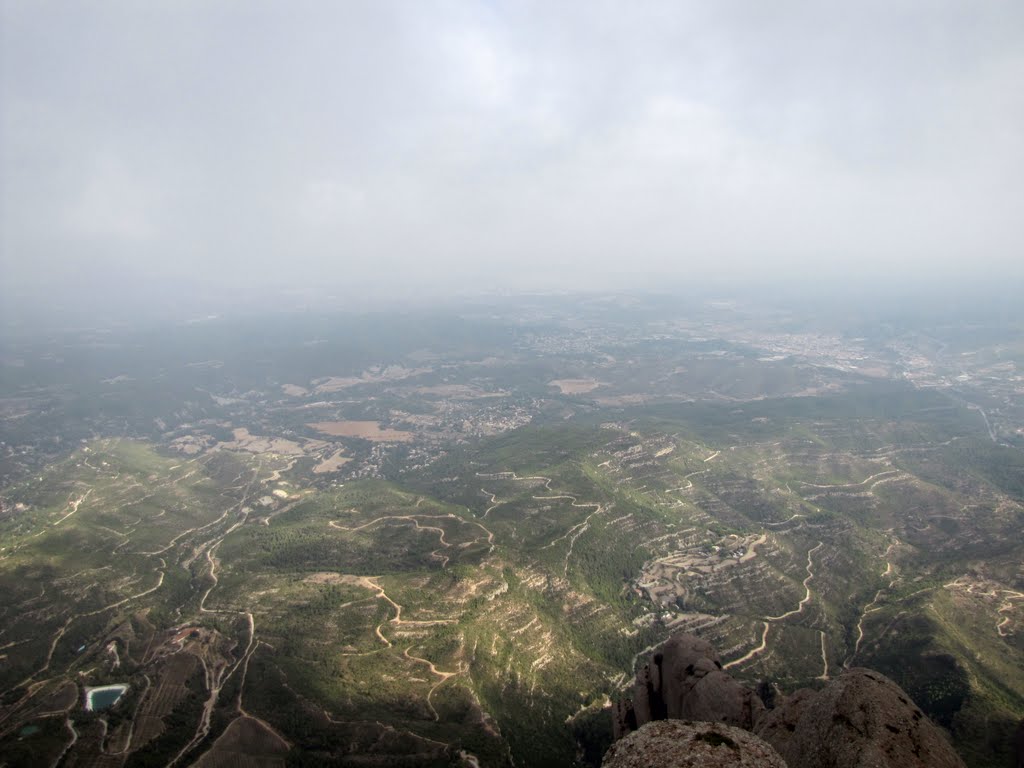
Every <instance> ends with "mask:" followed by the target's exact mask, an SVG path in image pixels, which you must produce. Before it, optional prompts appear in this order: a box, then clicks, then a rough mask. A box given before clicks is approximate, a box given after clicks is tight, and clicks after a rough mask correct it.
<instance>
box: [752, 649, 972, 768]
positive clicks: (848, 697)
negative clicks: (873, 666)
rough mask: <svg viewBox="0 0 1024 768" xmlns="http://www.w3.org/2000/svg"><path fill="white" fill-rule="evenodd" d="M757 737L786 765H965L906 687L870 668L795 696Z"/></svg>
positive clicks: (760, 726) (767, 718) (763, 721)
mask: <svg viewBox="0 0 1024 768" xmlns="http://www.w3.org/2000/svg"><path fill="white" fill-rule="evenodd" d="M754 733H756V734H757V735H759V736H761V737H762V738H763V739H764V740H765V741H767V742H768V743H769V744H771V745H772V746H773V747H775V749H776V750H777V751H778V753H779V754H780V755H782V756H783V757H784V758H785V760H786V762H787V763H788V764H789V767H790V768H964V763H963V761H962V760H961V759H960V758H959V757H958V756H957V754H956V753H955V752H954V751H953V748H952V746H950V744H949V742H948V741H947V740H946V738H945V737H944V736H943V734H942V732H941V731H940V730H939V729H938V727H937V726H935V725H934V724H933V723H932V722H931V721H930V720H929V719H928V718H927V717H926V716H925V715H924V713H923V712H921V710H920V709H918V708H917V706H915V705H914V703H913V702H912V701H911V700H910V698H909V697H908V696H907V695H906V694H905V693H904V692H903V690H902V689H901V688H900V687H899V686H898V685H896V684H895V683H894V682H892V680H890V679H889V678H887V677H885V676H884V675H882V674H880V673H878V672H874V671H872V670H869V669H859V668H856V669H851V670H849V671H847V672H845V673H844V674H843V675H842V676H841V677H839V678H838V679H837V680H834V681H832V682H831V683H829V685H827V686H826V687H825V688H823V689H822V690H820V691H810V690H803V691H798V692H797V693H795V694H794V695H793V696H790V697H789V698H787V699H786V700H784V701H783V702H782V703H780V704H779V705H778V706H777V707H776V708H775V709H773V710H770V711H768V712H766V713H765V714H764V716H763V717H761V718H760V719H759V720H758V722H757V725H756V726H755V728H754Z"/></svg>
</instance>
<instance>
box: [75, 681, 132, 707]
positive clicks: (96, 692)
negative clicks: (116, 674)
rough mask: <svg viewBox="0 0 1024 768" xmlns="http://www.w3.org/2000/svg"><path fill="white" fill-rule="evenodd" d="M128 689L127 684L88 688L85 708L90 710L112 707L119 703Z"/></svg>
mask: <svg viewBox="0 0 1024 768" xmlns="http://www.w3.org/2000/svg"><path fill="white" fill-rule="evenodd" d="M127 690H128V686H127V685H101V686H99V687H97V688H86V689H85V708H86V709H87V710H89V711H90V712H99V711H101V710H104V709H110V708H111V707H112V706H114V705H115V704H117V702H118V701H119V700H120V698H121V697H122V696H124V692H125V691H127Z"/></svg>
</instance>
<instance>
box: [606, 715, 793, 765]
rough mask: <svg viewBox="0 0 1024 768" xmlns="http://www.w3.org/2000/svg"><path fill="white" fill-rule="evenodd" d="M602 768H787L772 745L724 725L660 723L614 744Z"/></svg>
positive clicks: (748, 733) (607, 753) (677, 722)
mask: <svg viewBox="0 0 1024 768" xmlns="http://www.w3.org/2000/svg"><path fill="white" fill-rule="evenodd" d="M601 766H602V768H698V766H699V768H727V767H729V766H740V767H743V768H786V763H785V761H783V759H782V758H781V757H779V754H778V753H777V752H776V751H775V750H774V749H772V747H771V746H770V745H769V744H766V743H765V742H764V741H762V740H761V739H759V738H758V737H757V736H755V735H754V734H752V733H750V732H749V731H744V730H741V729H739V728H734V727H732V726H729V725H723V724H721V723H691V722H686V721H683V720H660V721H656V722H651V723H648V724H647V725H644V726H642V727H641V728H640V730H638V731H634V732H633V733H631V734H629V735H628V736H626V737H625V738H624V739H622V740H620V741H617V742H615V743H614V744H613V745H612V746H611V747H610V748H609V750H608V752H606V753H605V756H604V760H603V761H602V762H601Z"/></svg>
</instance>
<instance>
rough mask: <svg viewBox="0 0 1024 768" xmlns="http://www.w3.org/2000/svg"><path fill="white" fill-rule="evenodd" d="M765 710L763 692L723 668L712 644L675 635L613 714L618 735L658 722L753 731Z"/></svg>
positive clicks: (644, 669) (641, 671)
mask: <svg viewBox="0 0 1024 768" xmlns="http://www.w3.org/2000/svg"><path fill="white" fill-rule="evenodd" d="M762 712H764V704H763V703H762V702H761V699H760V698H758V696H757V694H756V693H755V692H754V691H753V690H751V689H749V688H746V687H744V686H742V685H740V684H739V683H737V682H736V681H735V680H733V679H732V677H730V676H729V675H728V674H726V673H725V672H724V671H722V662H721V660H720V659H719V658H718V654H717V653H716V652H715V649H714V648H712V646H711V644H710V643H708V642H707V641H706V640H702V639H700V638H699V637H694V636H693V635H686V634H678V635H673V636H672V637H671V638H670V639H669V640H668V641H667V642H666V643H665V644H664V645H663V646H661V648H659V649H658V651H657V652H656V653H655V654H654V655H653V656H652V657H651V660H650V661H649V662H647V663H646V664H644V666H643V667H641V668H640V670H639V671H638V672H637V676H636V684H635V685H634V687H633V700H632V701H624V702H620V703H619V704H618V705H617V706H616V709H615V711H614V713H613V716H614V720H613V724H614V731H615V738H616V739H618V738H621V737H622V736H624V735H625V734H626V733H629V732H630V731H632V730H635V729H636V728H638V727H640V726H642V725H644V724H645V723H650V722H654V721H656V720H665V719H670V720H703V721H710V722H716V723H725V724H727V725H734V726H737V727H739V728H744V729H746V730H748V731H749V730H750V729H751V728H753V726H754V723H756V722H757V719H758V717H760V715H761V713H762Z"/></svg>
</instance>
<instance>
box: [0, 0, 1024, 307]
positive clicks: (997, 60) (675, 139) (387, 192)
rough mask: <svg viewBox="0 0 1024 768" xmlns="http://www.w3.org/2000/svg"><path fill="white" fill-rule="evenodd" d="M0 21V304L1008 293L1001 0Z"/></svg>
mask: <svg viewBox="0 0 1024 768" xmlns="http://www.w3.org/2000/svg"><path fill="white" fill-rule="evenodd" d="M0 8H2V19H0V28H2V40H0V50H2V54H0V55H2V92H0V98H2V128H0V130H2V133H0V146H2V157H0V167H2V172H0V173H2V177H0V178H2V181H0V184H2V199H0V237H2V257H0V258H2V261H0V279H2V284H3V288H2V289H0V291H2V295H0V298H2V299H4V300H5V301H7V302H8V306H10V305H11V302H14V301H15V299H16V298H17V296H19V295H21V296H27V295H34V294H36V293H37V292H38V291H39V289H40V288H44V289H45V290H50V289H52V290H53V292H54V294H62V293H63V292H64V290H65V289H68V288H70V289H77V288H79V287H81V286H92V287H93V288H94V287H95V286H96V285H97V284H100V283H102V284H104V285H106V286H108V287H110V286H114V287H115V288H116V290H114V291H113V293H114V294H131V295H139V294H140V293H141V294H145V293H146V291H149V290H157V289H158V288H159V286H161V285H171V284H175V285H177V284H181V283H182V282H185V283H191V284H194V285H197V286H198V285H207V286H215V287H217V286H234V289H233V290H234V292H235V293H238V294H241V293H244V292H246V291H266V290H267V289H269V288H274V287H276V286H280V287H281V288H295V287H297V288H309V287H311V286H318V287H319V286H323V287H325V289H327V288H328V287H329V288H330V290H342V291H343V290H344V289H345V287H346V286H348V287H349V288H352V287H353V286H357V287H358V289H359V290H360V291H371V292H372V291H375V290H383V289H385V288H386V287H387V286H388V285H389V284H390V283H391V281H395V282H397V283H399V284H400V285H403V286H406V287H408V286H410V285H413V286H414V285H417V284H423V285H426V286H431V287H434V288H438V287H450V288H452V289H453V290H465V289H466V288H468V287H472V286H478V287H480V288H482V289H490V288H495V287H500V286H502V285H505V286H508V287H510V288H514V289H522V288H557V287H566V286H569V285H572V284H573V283H574V282H576V281H579V283H580V284H581V285H583V286H584V287H595V286H602V285H619V284H626V283H630V282H637V283H643V282H645V281H646V282H651V281H658V280H662V279H665V278H679V279H685V280H700V279H713V278H723V277H729V276H740V275H747V276H751V277H757V278H760V277H765V276H778V275H781V276H783V277H793V276H801V275H802V276H814V277H815V278H817V277H819V276H820V277H821V278H822V279H834V278H837V277H841V278H843V279H847V278H848V277H849V276H851V275H860V276H862V277H866V278H867V279H879V280H882V279H887V278H888V277H894V278H899V279H906V278H913V277H914V276H915V275H920V274H922V273H928V274H937V275H940V276H953V277H961V276H963V275H974V276H984V275H998V274H1001V275H1004V276H1005V275H1012V276H1013V278H1014V279H1019V278H1020V277H1021V275H1022V274H1024V253H1022V248H1021V240H1022V237H1021V234H1022V231H1024V215H1022V212H1024V3H1021V2H1020V1H1019V0H983V1H979V0H963V2H950V1H948V0H916V1H914V2H908V1H906V0H884V1H882V2H843V3H833V2H806V3H800V2H760V1H759V0H750V1H749V2H729V1H728V0H725V1H723V0H715V1H714V2H699V3H697V2H690V3H687V2H666V3H660V2H636V3H634V2H628V3H627V2H622V3H605V2H581V3H569V2H536V3H533V2H507V3H505V2H451V3H449V2H387V1H384V0H373V1H372V2H371V1H367V2H340V3H334V2H326V1H325V2H313V3H311V2H278V3H262V2H237V3H235V2H199V1H197V2H187V1H185V0H177V1H176V2H167V3H163V2H143V3H139V2H127V1H126V2H89V3H71V2H59V3H49V2H39V1H38V0H24V2H21V1H19V0H2V5H0ZM93 288H90V290H92V289H93ZM122 289H123V290H122ZM223 290H225V291H228V289H223Z"/></svg>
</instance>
